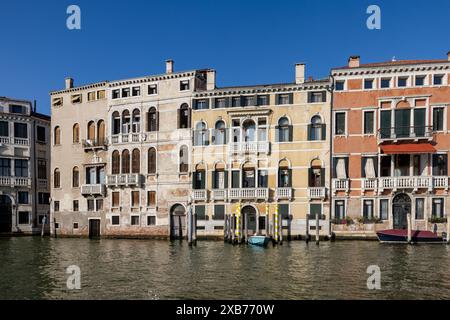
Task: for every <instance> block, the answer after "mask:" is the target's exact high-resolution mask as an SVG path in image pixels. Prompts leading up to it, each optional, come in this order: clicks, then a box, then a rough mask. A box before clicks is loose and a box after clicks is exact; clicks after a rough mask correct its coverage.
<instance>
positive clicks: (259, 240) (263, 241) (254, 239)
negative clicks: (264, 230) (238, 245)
mask: <svg viewBox="0 0 450 320" xmlns="http://www.w3.org/2000/svg"><path fill="white" fill-rule="evenodd" d="M269 242H270V238H269V237H266V236H251V237H249V238H248V243H249V244H251V245H254V246H259V247H266V246H267V245H268V244H269Z"/></svg>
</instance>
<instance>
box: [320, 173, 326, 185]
mask: <svg viewBox="0 0 450 320" xmlns="http://www.w3.org/2000/svg"><path fill="white" fill-rule="evenodd" d="M320 180H321V181H320V183H321V186H322V187H325V169H320Z"/></svg>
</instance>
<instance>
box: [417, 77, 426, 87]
mask: <svg viewBox="0 0 450 320" xmlns="http://www.w3.org/2000/svg"><path fill="white" fill-rule="evenodd" d="M415 83H416V86H424V85H425V76H416V82H415Z"/></svg>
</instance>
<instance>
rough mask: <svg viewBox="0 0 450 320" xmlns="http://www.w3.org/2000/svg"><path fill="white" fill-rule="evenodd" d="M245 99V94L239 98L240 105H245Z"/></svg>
mask: <svg viewBox="0 0 450 320" xmlns="http://www.w3.org/2000/svg"><path fill="white" fill-rule="evenodd" d="M244 100H245V99H244V96H241V97H240V99H239V106H240V107H245V101H244Z"/></svg>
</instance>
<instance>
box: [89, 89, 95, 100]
mask: <svg viewBox="0 0 450 320" xmlns="http://www.w3.org/2000/svg"><path fill="white" fill-rule="evenodd" d="M94 100H95V91H92V92H88V101H94Z"/></svg>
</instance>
